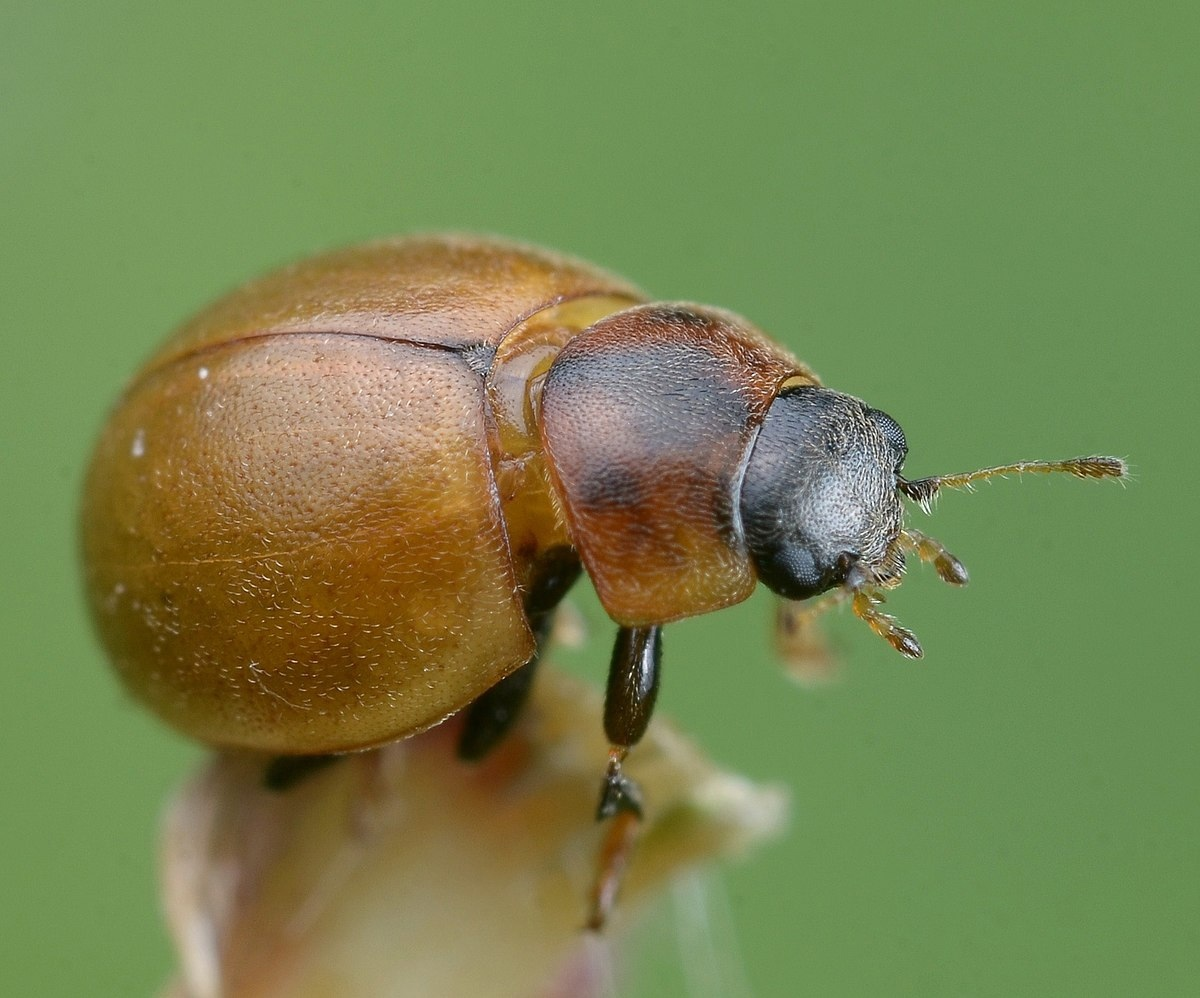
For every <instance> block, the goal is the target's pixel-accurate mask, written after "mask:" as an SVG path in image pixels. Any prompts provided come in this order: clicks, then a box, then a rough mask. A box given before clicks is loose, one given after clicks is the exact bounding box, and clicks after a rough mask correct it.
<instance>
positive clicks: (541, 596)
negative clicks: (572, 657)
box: [458, 547, 582, 762]
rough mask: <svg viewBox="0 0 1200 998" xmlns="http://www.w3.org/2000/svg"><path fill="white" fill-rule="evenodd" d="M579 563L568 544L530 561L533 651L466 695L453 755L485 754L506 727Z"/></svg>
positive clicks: (514, 715)
mask: <svg viewBox="0 0 1200 998" xmlns="http://www.w3.org/2000/svg"><path fill="white" fill-rule="evenodd" d="M581 571H582V568H581V567H580V564H579V556H578V555H577V554H576V553H575V551H574V550H573V549H572V548H569V547H553V548H550V549H549V550H548V551H545V552H543V553H542V554H541V555H540V556H539V558H538V559H537V561H536V562H535V563H534V565H533V567H532V569H531V571H530V575H531V581H530V583H529V588H528V589H527V590H526V592H525V615H526V617H527V618H528V620H529V629H530V630H531V631H533V640H534V650H533V657H532V658H530V660H529V661H528V662H526V663H525V664H524V665H522V666H521V667H520V668H519V669H517V670H516V671H515V672H510V673H509V674H508V675H507V676H505V677H504V678H503V679H501V680H500V682H498V683H496V684H495V685H494V686H493V687H492V688H491V689H489V690H487V691H485V692H484V693H482V694H481V695H480V696H478V697H476V698H475V699H474V700H473V701H471V703H470V705H469V706H468V707H467V709H466V710H465V711H464V714H463V716H464V721H463V727H462V731H461V733H460V734H459V736H458V757H459V758H460V759H465V760H468V761H471V762H474V761H476V760H478V759H482V758H483V757H484V756H485V755H487V754H488V752H490V751H491V750H492V749H493V748H495V746H496V745H497V744H499V742H500V741H501V739H503V738H504V736H505V735H506V734H507V733H508V732H509V730H510V729H511V728H512V726H513V722H514V721H516V719H517V716H518V715H519V714H520V713H521V707H522V706H523V705H524V703H525V700H526V698H527V697H528V696H529V690H530V688H531V687H532V686H533V676H534V673H535V672H536V671H537V664H538V662H539V661H540V659H541V657H542V654H543V653H544V652H545V650H546V646H547V645H548V644H549V643H550V633H551V631H552V629H553V626H552V625H553V624H554V612H555V609H556V608H557V606H558V604H559V603H561V602H562V599H563V597H564V596H566V595H567V591H568V590H569V589H570V588H571V586H573V585H574V584H575V580H576V579H578V578H579V573H580V572H581Z"/></svg>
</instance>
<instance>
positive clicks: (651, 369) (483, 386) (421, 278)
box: [83, 238, 815, 754]
mask: <svg viewBox="0 0 1200 998" xmlns="http://www.w3.org/2000/svg"><path fill="white" fill-rule="evenodd" d="M643 302H644V298H643V296H642V295H641V294H640V292H638V291H637V290H636V289H635V288H633V287H632V286H630V285H628V284H627V283H625V282H624V281H621V280H619V279H617V278H614V277H612V276H611V275H608V274H605V273H603V272H601V271H599V270H596V269H594V268H591V267H589V266H586V265H583V264H580V263H577V262H574V261H570V260H565V259H562V258H559V257H557V256H553V255H551V254H547V253H543V252H540V251H535V250H530V249H527V248H523V247H518V246H514V245H510V244H507V243H501V242H498V241H484V240H471V239H456V238H421V239H408V240H397V241H390V242H383V243H377V244H373V245H369V246H366V247H361V248H357V249H353V250H348V251H342V252H340V253H335V254H331V255H328V256H324V257H320V258H318V259H315V260H313V261H310V262H307V263H304V264H301V265H298V266H294V267H291V268H289V269H286V270H284V271H282V272H280V273H277V274H274V275H271V276H269V277H267V278H265V279H263V280H259V281H257V282H254V283H251V284H249V285H248V286H246V287H244V288H242V289H241V290H239V291H237V292H235V293H234V294H232V295H230V296H229V297H227V298H225V299H224V300H222V301H220V302H218V303H217V304H215V305H214V306H212V307H211V308H209V309H208V310H206V311H205V312H203V313H202V314H200V315H199V316H198V317H196V318H195V319H194V320H193V321H191V322H190V323H188V324H187V325H186V326H184V327H183V328H182V329H181V330H180V331H179V332H178V333H177V334H176V335H175V336H174V337H173V338H172V339H170V340H169V341H168V342H167V343H166V345H165V346H164V347H163V348H162V349H161V350H160V351H159V352H158V354H157V355H155V356H154V357H153V358H152V359H151V360H150V361H149V362H148V363H147V364H146V365H145V366H144V368H143V369H142V370H141V372H140V373H139V374H138V375H136V377H135V378H134V379H133V381H132V383H131V385H130V387H129V388H128V389H127V391H126V392H125V394H124V396H123V398H122V400H121V401H120V403H119V404H118V406H117V407H116V409H115V411H114V413H113V415H112V417H111V419H110V420H109V422H108V424H107V426H106V427H105V429H104V431H103V433H102V435H101V438H100V441H99V443H98V446H97V449H96V452H95V456H94V458H93V460H92V464H91V467H90V470H89V473H88V477H87V481H86V487H85V500H84V509H83V547H84V561H85V566H86V587H87V593H88V597H89V602H90V605H91V609H92V613H93V616H94V618H95V620H96V623H97V625H98V628H99V631H100V634H101V636H102V639H103V641H104V643H105V644H106V646H107V647H108V650H109V652H110V655H111V657H112V660H113V662H114V664H115V666H116V669H117V671H118V672H119V674H120V675H121V677H122V679H123V681H124V683H125V685H126V686H127V687H128V688H129V689H130V690H131V691H132V692H133V693H134V694H135V695H136V696H137V697H138V698H140V699H141V700H143V701H145V702H146V703H147V704H148V705H149V706H151V707H152V708H153V709H154V710H155V711H156V712H158V713H159V714H160V715H162V716H163V717H164V718H165V719H166V720H167V721H168V722H170V723H171V724H172V725H174V726H175V727H177V728H179V729H181V730H183V731H184V732H186V733H187V734H189V735H192V736H194V737H196V738H199V739H201V740H203V741H205V742H208V743H211V744H214V745H219V746H232V747H246V748H254V749H262V750H266V751H270V752H273V753H280V754H288V753H296V754H310V753H322V752H331V751H342V750H349V749H356V748H364V747H368V746H371V745H374V744H378V743H381V742H385V741H388V740H391V739H395V738H398V737H402V736H405V735H408V734H410V733H413V732H415V731H419V730H421V729H423V728H426V727H428V726H430V725H432V724H434V723H436V722H438V721H439V720H441V719H442V718H444V717H446V716H447V715H448V714H450V713H453V712H454V711H456V710H458V709H459V708H461V707H463V706H464V705H465V704H467V703H469V702H470V701H471V700H473V699H474V698H476V697H477V696H479V695H480V694H481V693H482V692H483V691H485V690H487V689H488V688H489V687H491V686H493V685H494V684H495V683H496V682H497V681H498V680H500V679H501V678H502V677H504V676H505V675H507V674H509V673H511V672H512V671H513V670H514V669H516V668H517V667H519V666H520V665H522V664H523V663H524V662H526V661H527V660H529V659H530V657H531V655H532V654H533V652H534V638H533V635H532V633H531V629H530V626H529V622H528V619H527V618H528V615H527V607H526V606H525V605H524V603H523V599H522V594H523V593H525V592H527V590H528V589H529V587H530V586H531V584H532V581H533V579H534V577H535V576H536V575H537V573H538V572H539V566H541V565H543V564H545V563H546V562H547V559H552V558H554V557H559V558H561V556H562V553H563V552H564V551H565V552H570V553H571V556H573V553H574V552H578V553H579V555H580V556H581V557H582V560H583V563H584V565H585V567H586V569H587V571H588V572H589V574H590V575H591V577H592V579H593V580H594V582H595V584H596V587H597V590H598V592H599V594H600V597H601V600H602V602H603V603H604V605H605V607H606V608H607V609H608V611H609V612H610V614H611V615H612V616H613V617H614V619H615V620H617V621H618V622H619V623H621V624H627V625H634V624H646V623H661V622H665V621H668V620H672V619H675V618H678V617H681V616H685V615H688V614H693V613H700V612H704V611H706V610H710V609H715V608H717V607H720V606H724V605H727V604H730V603H733V602H736V601H737V600H740V599H743V598H745V597H746V596H747V595H748V594H749V592H750V590H751V589H752V588H753V585H754V581H755V573H754V568H753V566H752V564H751V561H750V559H749V557H748V555H747V552H746V549H745V544H744V541H743V539H742V534H741V530H740V527H739V525H738V523H737V519H738V510H737V493H738V489H739V487H740V475H741V474H743V473H744V469H745V466H746V462H747V460H748V456H749V452H750V448H751V445H752V443H753V438H754V434H755V432H756V430H757V427H758V426H759V425H760V423H761V421H762V418H763V415H764V414H765V412H766V410H767V408H768V407H769V405H770V404H771V401H772V399H773V398H774V396H775V394H776V393H777V391H778V389H779V386H780V385H782V384H784V383H785V382H788V381H789V380H791V381H793V382H795V383H802V384H814V383H815V378H814V377H813V375H812V374H811V372H809V371H808V370H807V369H806V368H804V367H803V365H801V364H799V363H798V362H797V361H796V360H795V359H794V358H792V357H790V356H789V355H788V354H787V353H786V352H785V351H783V350H782V349H781V348H779V347H777V346H775V345H774V344H772V343H771V342H770V341H769V340H767V339H766V338H765V337H764V336H762V335H761V334H759V333H757V332H756V331H754V330H753V329H752V328H751V327H749V326H748V324H746V323H744V322H742V321H741V320H738V319H736V318H734V317H732V316H729V315H727V314H725V313H720V312H716V311H714V310H704V309H699V308H698V307H692V306H655V305H646V304H644V303H643ZM664 389H665V390H664Z"/></svg>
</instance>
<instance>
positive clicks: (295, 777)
mask: <svg viewBox="0 0 1200 998" xmlns="http://www.w3.org/2000/svg"><path fill="white" fill-rule="evenodd" d="M340 758H342V757H341V756H340V755H280V756H276V757H275V758H274V759H272V760H271V761H270V762H269V763H267V768H266V770H265V771H264V772H263V786H264V787H266V788H267V789H268V790H273V791H275V792H276V793H284V792H285V791H287V790H291V789H292V787H294V786H296V785H297V784H298V783H303V782H304V781H305V780H307V779H308V778H309V777H310V776H312V775H313V774H314V773H319V772H320V771H321V770H322V769H324V768H325V767H326V766H329V765H332V764H333V763H335V762H337V761H338V759H340Z"/></svg>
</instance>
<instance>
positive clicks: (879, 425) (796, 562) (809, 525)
mask: <svg viewBox="0 0 1200 998" xmlns="http://www.w3.org/2000/svg"><path fill="white" fill-rule="evenodd" d="M907 453H908V444H907V442H906V441H905V439H904V431H903V430H901V429H900V426H899V424H898V423H897V422H896V421H895V420H894V419H892V417H891V416H889V415H888V414H887V413H885V412H881V411H880V410H878V409H872V408H871V407H870V406H868V405H867V404H866V403H865V402H862V401H861V400H859V399H856V398H854V397H853V396H852V395H843V394H841V393H840V392H835V391H831V390H830V389H828V388H820V387H817V386H814V385H796V386H788V387H785V388H784V389H782V390H781V391H780V392H779V394H778V395H776V397H775V399H774V401H773V402H772V403H771V407H770V409H769V410H768V411H767V415H766V418H765V419H764V421H763V424H762V426H761V427H760V429H759V433H758V437H757V439H756V440H755V442H754V446H753V448H752V450H751V453H750V459H749V461H748V462H747V465H746V474H745V478H744V480H743V483H742V490H741V496H740V500H739V508H740V511H741V517H742V526H743V530H744V536H745V540H746V546H747V548H748V550H749V552H750V557H751V559H752V560H753V562H754V567H755V569H756V570H757V572H758V577H759V580H760V581H761V582H763V583H764V584H765V585H766V586H767V587H768V588H769V589H771V590H773V591H774V592H776V593H778V594H779V595H780V596H782V597H784V598H785V599H789V600H804V599H808V598H810V597H812V596H817V595H820V594H821V593H824V592H826V591H828V590H831V589H836V590H837V594H836V595H839V596H840V597H841V598H842V599H848V600H850V601H852V605H853V608H854V612H855V614H856V615H857V616H858V617H860V618H862V619H863V620H864V621H865V622H866V623H867V624H868V625H869V626H870V627H871V629H872V630H873V631H875V633H876V634H879V635H880V636H881V637H883V638H885V639H886V640H887V641H888V642H889V643H890V644H891V645H892V647H893V648H895V649H896V650H897V651H899V652H901V653H902V654H904V655H907V656H908V657H910V658H919V657H920V656H921V645H920V643H919V642H918V641H917V639H916V637H915V636H914V635H913V633H912V632H911V631H908V630H906V629H905V628H903V627H901V626H900V625H899V624H898V623H897V622H896V621H895V619H894V618H892V617H890V616H888V615H887V614H885V613H883V612H881V611H880V610H879V609H878V607H879V605H880V604H881V603H882V602H883V591H884V590H886V589H891V588H893V587H894V586H896V585H898V584H899V582H900V579H901V577H902V575H903V574H904V555H905V552H909V553H912V554H916V555H917V556H918V557H919V558H920V559H921V560H922V561H927V562H930V563H932V564H933V566H934V568H935V569H936V571H937V573H938V575H939V576H940V577H941V578H942V580H943V581H945V582H948V583H950V584H951V585H956V586H961V585H964V584H965V583H966V581H967V570H966V568H965V567H964V566H963V564H962V562H960V561H959V560H958V559H957V558H956V557H954V555H952V554H951V553H950V552H949V551H947V550H946V548H945V547H943V546H942V544H941V543H939V542H938V541H936V540H934V539H933V538H932V537H928V536H926V535H925V534H922V533H921V532H920V531H917V530H912V529H906V528H905V527H904V521H903V510H902V508H901V497H902V496H903V497H907V498H909V499H911V500H913V501H914V502H916V503H918V504H919V505H920V506H921V508H922V509H924V510H925V511H926V512H928V511H929V506H930V504H931V502H932V500H933V499H934V497H935V496H936V495H937V493H938V490H939V489H942V488H964V487H965V488H970V487H971V486H972V484H973V483H974V482H976V481H979V480H981V479H984V478H990V477H993V476H995V475H1005V474H1009V473H1014V472H1015V473H1022V472H1059V471H1062V472H1067V473H1069V474H1072V475H1074V476H1076V477H1077V478H1122V477H1124V476H1125V474H1126V467H1125V462H1124V461H1121V460H1120V459H1118V458H1112V457H1081V458H1072V459H1070V460H1067V461H1023V462H1019V463H1017V464H1007V465H1001V466H998V467H994V468H983V469H981V470H979V471H971V472H966V473H963V474H958V475H939V476H936V477H932V478H922V479H919V480H916V481H909V480H906V479H904V478H903V477H902V476H901V474H900V470H901V468H902V467H903V465H904V458H905V456H906V455H907Z"/></svg>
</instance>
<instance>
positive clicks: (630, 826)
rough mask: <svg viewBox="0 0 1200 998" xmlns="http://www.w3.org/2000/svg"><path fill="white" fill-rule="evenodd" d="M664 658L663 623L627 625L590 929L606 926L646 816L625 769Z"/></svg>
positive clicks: (610, 692)
mask: <svg viewBox="0 0 1200 998" xmlns="http://www.w3.org/2000/svg"><path fill="white" fill-rule="evenodd" d="M661 664H662V628H661V627H658V626H653V627H622V628H621V629H620V630H619V631H618V632H617V641H616V644H615V645H614V647H613V655H612V664H611V666H610V667H609V672H608V689H607V691H606V694H605V699H604V732H605V734H606V735H608V740H609V751H608V768H607V769H606V771H605V774H604V783H603V785H602V786H601V789H600V802H599V805H598V806H597V808H596V820H597V821H605V820H611V824H610V825H609V827H608V831H607V832H606V833H605V836H604V842H603V845H602V846H601V850H600V861H599V869H598V870H597V873H596V883H595V886H594V888H593V891H592V904H591V912H590V914H589V917H588V928H589V929H595V930H598V929H601V928H603V926H604V923H605V921H606V920H607V918H608V914H609V912H610V911H611V910H612V906H613V903H614V901H615V900H616V896H617V890H618V888H619V887H620V882H621V874H622V873H623V872H624V869H625V867H626V865H627V864H628V862H629V858H630V856H631V855H632V853H633V846H634V842H635V840H636V838H637V830H638V826H639V824H640V823H641V819H642V801H641V791H640V790H639V789H638V786H637V784H636V783H635V782H634V781H633V780H631V779H629V777H627V776H626V775H625V774H624V772H623V770H622V763H624V761H625V756H626V755H627V754H628V752H629V749H630V748H631V747H632V746H634V745H636V744H637V743H638V742H639V741H640V740H641V738H642V735H644V734H645V733H646V727H647V726H648V725H649V723H650V715H651V714H652V713H653V712H654V702H655V700H656V699H657V698H658V681H659V675H660V672H661Z"/></svg>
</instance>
